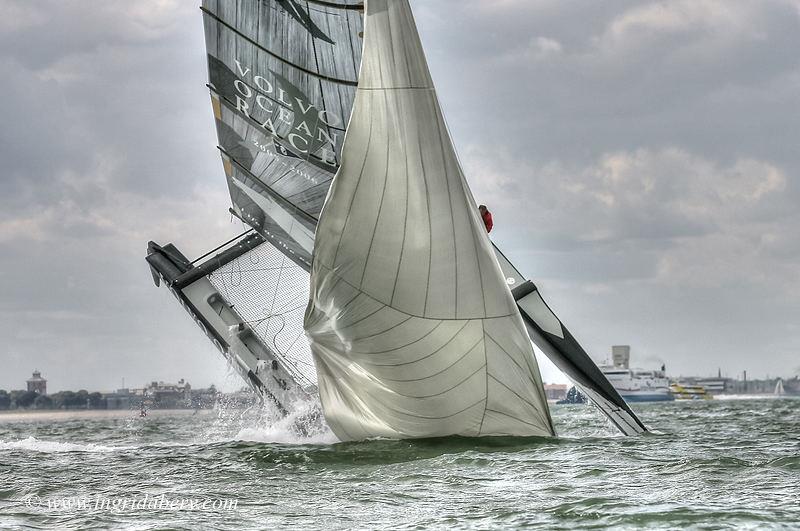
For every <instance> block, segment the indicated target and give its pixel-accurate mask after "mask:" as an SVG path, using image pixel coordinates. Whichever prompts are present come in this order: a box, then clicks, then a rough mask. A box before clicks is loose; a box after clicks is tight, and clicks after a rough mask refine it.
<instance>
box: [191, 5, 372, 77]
mask: <svg viewBox="0 0 800 531" xmlns="http://www.w3.org/2000/svg"><path fill="white" fill-rule="evenodd" d="M200 11H202V12H203V13H205V14H206V15H207V16H209V17H211V18H213V19H214V20H216V21H217V22H218V23H219V24H221V25H222V26H224V27H225V28H227V29H228V30H230V31H232V32H233V33H234V34H235V35H237V36H238V37H240V38H242V39H244V40H245V41H247V42H249V43H250V44H252V45H253V46H255V47H256V48H257V49H259V50H261V51H263V52H264V53H266V54H267V55H270V56H272V57H274V58H275V59H277V60H278V61H280V62H282V63H283V64H285V65H288V66H291V67H294V68H296V69H297V70H299V71H300V72H303V73H304V74H308V75H311V76H316V77H318V78H320V79H324V80H325V81H330V82H331V83H337V84H339V85H348V86H351V87H355V86H357V85H358V81H350V80H347V79H336V78H334V77H330V76H326V75H325V74H321V73H319V72H313V71H311V70H309V69H308V68H304V67H302V66H300V65H298V64H295V63H292V62H290V61H288V60H286V59H285V58H283V57H281V56H280V55H278V54H276V53H274V52H272V51H270V50H268V49H267V48H265V47H264V46H262V45H261V44H259V43H258V42H257V41H255V40H253V39H251V38H250V37H248V36H247V35H245V34H244V33H242V32H241V31H239V30H238V29H237V28H235V27H234V26H231V25H230V24H229V23H228V22H226V21H224V20H222V19H221V18H219V17H218V16H217V15H215V14H214V13H212V12H211V11H209V10H208V9H206V8H204V7H202V6H201V7H200Z"/></svg>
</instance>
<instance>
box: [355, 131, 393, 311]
mask: <svg viewBox="0 0 800 531" xmlns="http://www.w3.org/2000/svg"><path fill="white" fill-rule="evenodd" d="M391 141H392V137H391V135H386V173H385V174H384V177H383V189H382V190H381V200H380V203H378V215H377V216H375V226H373V227H372V237H371V238H370V240H369V247H368V248H367V256H366V259H365V261H364V270H363V271H362V272H361V281H360V282H359V286H361V287H363V286H364V277H366V276H367V269H369V259H370V257H371V256H372V246H373V245H374V244H375V233H377V232H378V225H379V224H380V222H381V215H382V214H383V202H384V200H385V199H386V184H387V183H388V182H389V166H390V164H389V157H390V155H391ZM389 302H390V303H391V299H389Z"/></svg>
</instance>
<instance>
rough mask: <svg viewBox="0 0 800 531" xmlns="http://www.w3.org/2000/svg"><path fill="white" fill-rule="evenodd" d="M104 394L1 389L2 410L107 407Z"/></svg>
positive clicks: (0, 402) (0, 404)
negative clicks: (45, 392)
mask: <svg viewBox="0 0 800 531" xmlns="http://www.w3.org/2000/svg"><path fill="white" fill-rule="evenodd" d="M105 408H106V399H105V398H103V395H102V394H100V393H98V392H94V393H90V392H89V391H86V390H85V389H81V390H80V391H77V392H76V391H60V392H58V393H54V394H52V395H43V394H39V393H36V392H34V391H23V390H17V391H5V390H3V389H0V410H7V409H105Z"/></svg>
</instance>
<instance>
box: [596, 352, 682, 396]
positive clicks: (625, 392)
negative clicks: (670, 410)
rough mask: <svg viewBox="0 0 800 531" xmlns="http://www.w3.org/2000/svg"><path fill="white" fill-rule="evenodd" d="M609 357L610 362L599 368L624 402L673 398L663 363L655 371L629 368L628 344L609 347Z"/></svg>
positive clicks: (629, 354)
mask: <svg viewBox="0 0 800 531" xmlns="http://www.w3.org/2000/svg"><path fill="white" fill-rule="evenodd" d="M611 359H612V361H611V364H610V365H603V366H601V367H600V370H601V371H603V374H604V375H605V376H606V378H608V381H609V382H610V383H611V385H613V386H614V389H616V391H617V392H618V393H619V394H620V396H622V398H624V399H625V401H626V402H668V401H671V400H675V398H674V397H673V396H672V393H670V392H669V379H668V378H667V377H666V375H665V372H666V367H664V366H663V365H662V366H661V370H655V371H648V370H643V369H631V368H630V360H631V347H630V346H628V345H614V346H613V347H611Z"/></svg>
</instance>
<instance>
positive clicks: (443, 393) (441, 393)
mask: <svg viewBox="0 0 800 531" xmlns="http://www.w3.org/2000/svg"><path fill="white" fill-rule="evenodd" d="M485 368H486V366H485V365H481V366H480V367H478V368H477V369H475V371H473V372H472V374H470V375H469V376H467V377H466V378H464V379H463V380H461V381H460V382H458V383H457V384H455V385H454V386H452V387H450V388H448V389H445V390H444V391H442V392H440V393H434V394H432V395H420V396H417V395H406V394H403V393H400V392H398V391H397V390H394V389H393V390H392V393H393V394H396V395H400V396H403V397H405V398H435V397H437V396H442V395H445V394H447V393H449V392H450V391H452V390H453V389H455V388H456V387H459V386H461V385H464V383H465V382H467V381H468V380H469V379H470V378H472V377H473V376H475V375H476V374H478V373H479V372H480V371H481V370H483V369H485ZM390 381H397V380H390ZM408 381H415V380H408Z"/></svg>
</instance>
